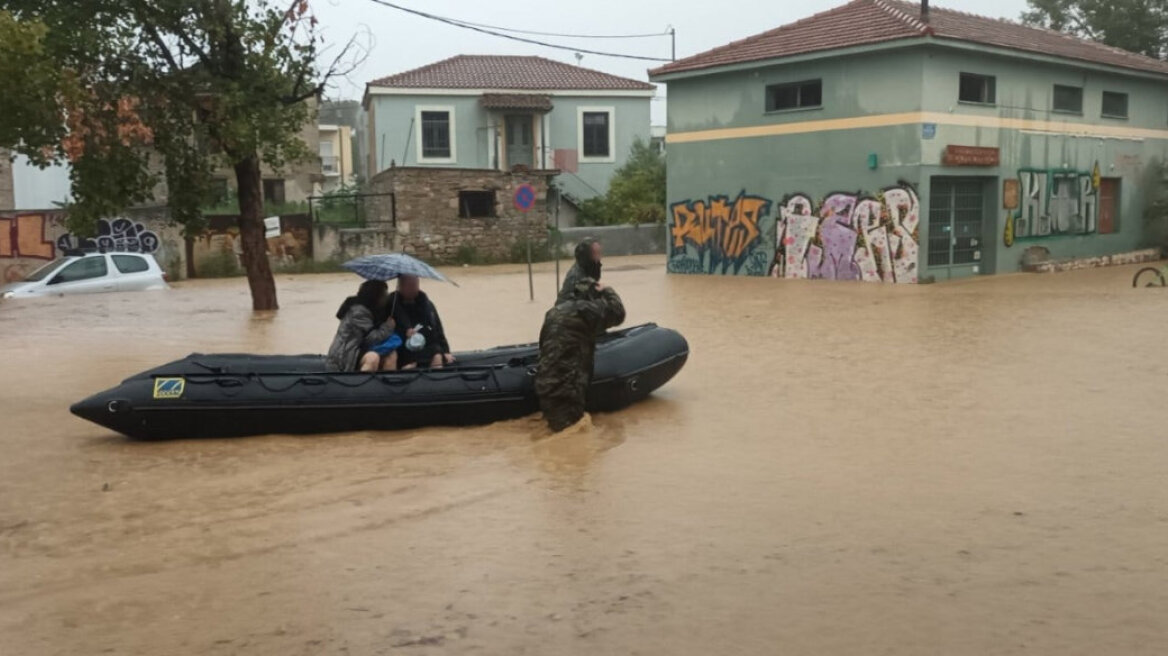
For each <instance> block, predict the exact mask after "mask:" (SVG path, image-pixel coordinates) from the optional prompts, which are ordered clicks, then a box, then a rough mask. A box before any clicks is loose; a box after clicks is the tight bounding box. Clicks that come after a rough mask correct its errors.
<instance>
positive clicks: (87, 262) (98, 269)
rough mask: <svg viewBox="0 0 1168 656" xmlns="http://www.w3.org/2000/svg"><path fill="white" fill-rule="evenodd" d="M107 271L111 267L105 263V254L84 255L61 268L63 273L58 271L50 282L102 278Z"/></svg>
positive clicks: (54, 283)
mask: <svg viewBox="0 0 1168 656" xmlns="http://www.w3.org/2000/svg"><path fill="white" fill-rule="evenodd" d="M107 273H109V267H108V266H107V265H106V263H105V257H104V256H100V255H99V256H97V257H83V258H81V259H80V260H77V261H76V262H74V263H72V264H70V265H68V266H66V267H65V268H64V269H61V273H58V274H57V275H56V277H55V278H53V281H52V282H51V283H50V284H53V285H56V284H59V283H63V282H77V281H80V280H90V279H92V278H100V277H102V276H104V275H106V274H107Z"/></svg>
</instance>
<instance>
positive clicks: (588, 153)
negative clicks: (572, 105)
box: [584, 112, 609, 157]
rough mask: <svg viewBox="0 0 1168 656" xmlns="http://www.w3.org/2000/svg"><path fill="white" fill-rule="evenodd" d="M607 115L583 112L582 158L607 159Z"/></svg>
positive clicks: (604, 113)
mask: <svg viewBox="0 0 1168 656" xmlns="http://www.w3.org/2000/svg"><path fill="white" fill-rule="evenodd" d="M608 119H609V117H608V113H606V112H584V156H585V157H608V154H609V143H608Z"/></svg>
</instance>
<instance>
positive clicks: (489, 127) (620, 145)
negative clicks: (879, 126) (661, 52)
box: [366, 95, 649, 199]
mask: <svg viewBox="0 0 1168 656" xmlns="http://www.w3.org/2000/svg"><path fill="white" fill-rule="evenodd" d="M552 103H553V105H554V109H552V111H551V112H549V113H547V114H544V115H540V114H536V115H535V116H534V119H533V131H534V132H535V134H534V135H533V137H534V142H535V143H536V144H537V151H539V152H538V153H537V154H536V156H535V160H536V167H537V168H539V167H540V166H541V165H545V162H546V166H547V167H549V168H551V167H552V166H553V161H554V153H555V151H556V150H568V151H573V152H576V151H578V149H579V111H580V108H582V107H597V108H600V107H603V108H609V109H611V110H612V111H613V127H614V130H613V132H614V134H613V140H614V143H613V153H612V154H613V156H612V158H611V161H587V160H580V158H578V157H577V161H578V163H577V165H576V166H575V170H565V171H564V172H563V174H562V175H561V176H559V178H558V180H559V184H560V186H562V187H563V188H564V190H565V192H566V193H568V194H570V195H571V196H572V197H574V198H578V199H587V198H592V197H594V196H597V195H602V194H604V193H605V192H607V190H608V183H609V180H610V179H611V178H612V175H613V173H614V172H615V171H616V169H617V168H619V167H620V166H622V165H623V164H624V163H625V161H627V159H628V154H629V149H630V148H631V147H632V144H633V141H634V139H636V138H638V137H639V138H640V139H641V140H643V141H646V142H647V141H648V140H649V98H648V97H613V96H604V95H586V96H567V95H554V96H552ZM419 107H433V108H436V109H437V108H441V109H448V110H450V111H452V112H453V116H454V134H453V139H454V141H455V144H454V152H453V153H452V155H453V161H443V162H432V163H431V162H426V161H419V159H418V139H419V126H418V124H417V120H416V119H417V116H418V108H419ZM506 113H508V112H504V111H488V110H486V109H484V108H483V107H482V105H481V104H480V102H479V96H477V95H474V96H465V95H463V96H453V95H448V96H438V95H420V96H405V95H374V96H372V97H371V98H370V101H369V109H368V115H367V119H366V120H367V124H368V129H369V131H370V138H369V140H368V143H369V148H370V149H371V151H372V153H373V155H372V156H371V157H370V166H371V167H372V170H375V171H378V172H380V171H384V170H386V169H388V168H389V167H390V166H391V164H396V165H397V166H407V167H412V166H433V167H436V168H449V167H456V168H470V169H490V168H509V167H507V166H506V161H505V160H506V158H505V156H504V155H503V154H502V151H505V148H506V147H505V145H503V139H502V136H503V132H502V131H503V116H504V115H505V114H506ZM543 121H546V123H547V125H546V128H545V127H544V126H543ZM577 154H578V153H577ZM541 160H542V161H541Z"/></svg>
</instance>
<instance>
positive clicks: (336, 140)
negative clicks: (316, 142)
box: [318, 123, 355, 194]
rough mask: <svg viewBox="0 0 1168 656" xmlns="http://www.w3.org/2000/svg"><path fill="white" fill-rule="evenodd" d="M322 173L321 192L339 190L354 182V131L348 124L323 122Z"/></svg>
mask: <svg viewBox="0 0 1168 656" xmlns="http://www.w3.org/2000/svg"><path fill="white" fill-rule="evenodd" d="M318 128H319V130H320V137H319V139H320V173H321V176H322V177H323V178H324V180H323V181H322V182H321V185H320V191H321V193H326V194H327V193H329V192H333V191H337V190H338V189H341V188H343V187H344V188H347V187H349V186H350V185H351V184H353V180H354V178H355V174H354V172H353V133H352V130H351V129H350V128H349V126H347V125H329V124H325V123H321V124H320V125H319V126H318Z"/></svg>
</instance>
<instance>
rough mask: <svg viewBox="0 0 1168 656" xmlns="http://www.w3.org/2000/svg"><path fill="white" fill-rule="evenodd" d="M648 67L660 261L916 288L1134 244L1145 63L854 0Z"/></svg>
mask: <svg viewBox="0 0 1168 656" xmlns="http://www.w3.org/2000/svg"><path fill="white" fill-rule="evenodd" d="M650 77H651V79H653V80H654V81H659V82H665V83H668V85H669V106H668V111H667V113H668V134H667V137H666V141H667V144H668V148H667V150H666V152H667V158H668V202H669V212H668V214H669V230H670V248H671V252H670V257H669V268H670V270H671V271H675V272H708V273H731V274H748V275H767V274H770V275H773V276H776V277H785V278H826V279H839V280H863V281H873V282H879V281H883V282H918V281H920V280H928V279H937V280H943V279H949V278H953V277H959V276H967V275H975V274H988V273H1000V272H1010V271H1017V270H1019V269H1021V268H1022V261H1023V259H1024V257H1023V255H1024V253H1026V254H1028V257H1034V256H1043V255H1047V254H1049V257H1050V258H1053V259H1055V260H1059V259H1075V258H1095V257H1098V256H1115V257H1113V258H1112V260H1113V261H1116V260H1123V259H1125V258H1129V259H1130V258H1135V257H1142V256H1144V255H1143V254H1136V253H1135V252H1134V251H1135V249H1138V248H1141V247H1143V246H1146V245H1148V243H1147V239H1146V237H1145V230H1144V225H1143V224H1144V219H1143V214H1144V209H1145V207H1146V206H1147V204H1148V203H1149V201H1150V200H1151V199H1152V198H1154V197H1155V196H1156V195H1157V194H1158V185H1159V184H1160V180H1161V179H1162V176H1161V175H1160V173H1159V166H1160V164H1161V163H1162V162H1164V161H1165V159H1166V158H1168V64H1166V63H1165V62H1162V61H1158V60H1155V59H1151V58H1148V57H1144V56H1142V55H1137V54H1133V53H1129V52H1125V51H1122V50H1118V49H1115V48H1111V47H1108V46H1104V45H1102V44H1099V43H1095V42H1092V41H1086V40H1082V39H1077V38H1074V37H1071V36H1068V35H1065V34H1061V33H1057V32H1053V31H1049V30H1044V29H1036V28H1032V27H1027V26H1023V25H1019V24H1016V23H1012V22H1009V21H1004V20H997V19H990V18H983V17H979V16H974V15H970V14H966V13H960V12H955V11H948V10H944V9H938V8H935V7H934V8H932V9H930V8H929V6H928V2H925V3H922V4H920V5H918V4H916V3H905V2H896V1H894V0H854V1H853V2H849V3H848V4H846V5H843V6H841V7H838V8H835V9H832V10H830V11H827V12H824V13H821V14H818V15H815V16H812V17H810V18H807V19H805V20H802V21H799V22H796V23H792V24H790V25H786V26H783V27H779V28H777V29H774V30H771V31H769V32H764V33H762V34H758V35H756V36H752V37H749V38H747V39H744V40H741V41H736V42H734V43H732V44H729V45H726V46H722V47H720V48H715V49H713V50H710V51H708V52H704V53H701V54H698V55H694V56H692V57H689V58H686V59H681V60H678V61H676V62H672V63H669V64H666V65H665V66H662V67H660V68H658V69H656V70H654V71H652V72H651V76H650Z"/></svg>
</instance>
